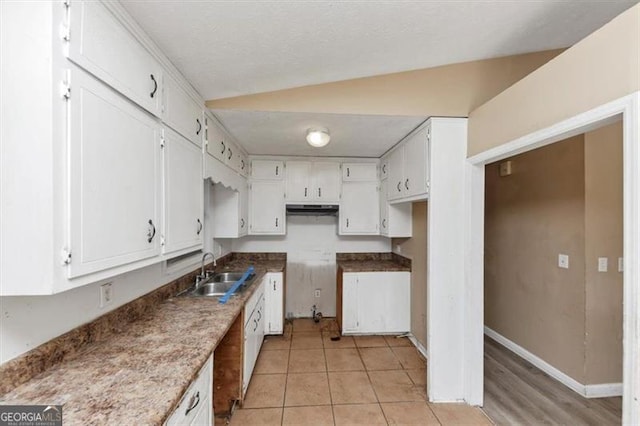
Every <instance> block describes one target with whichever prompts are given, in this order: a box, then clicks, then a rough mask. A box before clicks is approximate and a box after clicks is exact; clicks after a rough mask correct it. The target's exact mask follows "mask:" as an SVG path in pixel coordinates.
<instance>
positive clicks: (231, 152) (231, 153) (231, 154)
mask: <svg viewBox="0 0 640 426" xmlns="http://www.w3.org/2000/svg"><path fill="white" fill-rule="evenodd" d="M227 151H228V152H229V160H231V157H232V156H233V151H231V148H229V149H228V150H227Z"/></svg>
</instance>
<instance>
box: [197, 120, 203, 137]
mask: <svg viewBox="0 0 640 426" xmlns="http://www.w3.org/2000/svg"><path fill="white" fill-rule="evenodd" d="M196 123H197V124H198V130H196V135H199V134H200V132H201V131H202V123H201V122H200V119H199V118H196Z"/></svg>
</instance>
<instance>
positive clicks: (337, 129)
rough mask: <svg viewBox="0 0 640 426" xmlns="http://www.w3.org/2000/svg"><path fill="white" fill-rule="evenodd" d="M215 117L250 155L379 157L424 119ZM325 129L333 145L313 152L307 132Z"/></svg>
mask: <svg viewBox="0 0 640 426" xmlns="http://www.w3.org/2000/svg"><path fill="white" fill-rule="evenodd" d="M214 113H215V115H216V116H217V117H218V118H219V119H220V121H221V122H222V123H223V124H224V126H225V127H226V128H227V130H228V131H229V132H230V133H231V134H232V135H233V136H234V137H235V138H236V139H238V140H239V141H240V142H241V144H242V146H243V147H244V148H245V149H246V150H247V152H248V153H249V154H254V155H283V156H287V155H307V156H322V157H324V156H332V157H376V158H377V157H380V156H381V155H382V154H384V153H385V152H386V151H387V150H388V149H389V148H391V147H392V146H393V145H395V144H396V143H397V142H398V141H399V140H400V139H402V138H403V137H405V136H406V135H407V134H408V133H410V132H411V131H412V130H413V129H415V128H416V127H418V125H420V123H422V122H423V121H424V120H425V117H400V116H383V115H347V114H310V113H287V112H251V111H228V110H224V111H222V110H216V111H214ZM318 126H320V127H326V128H327V129H329V133H330V134H331V142H329V145H327V146H325V147H323V148H312V147H311V146H309V144H307V141H306V139H305V136H306V132H307V129H309V128H311V127H318Z"/></svg>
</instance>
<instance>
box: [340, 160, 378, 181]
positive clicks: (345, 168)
mask: <svg viewBox="0 0 640 426" xmlns="http://www.w3.org/2000/svg"><path fill="white" fill-rule="evenodd" d="M377 179H378V165H377V164H376V163H344V164H342V181H343V182H351V181H363V180H365V181H371V180H377Z"/></svg>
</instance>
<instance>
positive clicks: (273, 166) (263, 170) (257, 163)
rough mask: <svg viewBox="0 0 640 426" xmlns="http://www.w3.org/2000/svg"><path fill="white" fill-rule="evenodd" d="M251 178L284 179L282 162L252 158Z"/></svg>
mask: <svg viewBox="0 0 640 426" xmlns="http://www.w3.org/2000/svg"><path fill="white" fill-rule="evenodd" d="M251 177H252V178H253V179H262V180H264V179H271V180H282V179H284V162H282V161H277V160H253V161H252V162H251Z"/></svg>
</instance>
